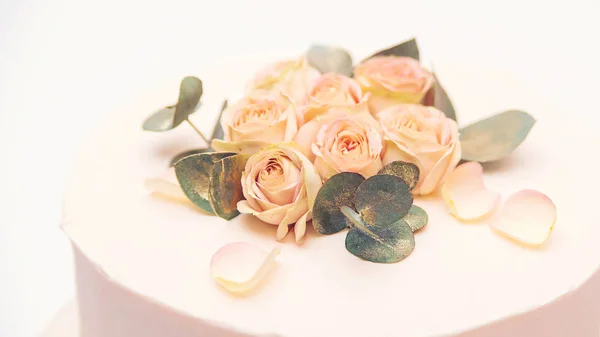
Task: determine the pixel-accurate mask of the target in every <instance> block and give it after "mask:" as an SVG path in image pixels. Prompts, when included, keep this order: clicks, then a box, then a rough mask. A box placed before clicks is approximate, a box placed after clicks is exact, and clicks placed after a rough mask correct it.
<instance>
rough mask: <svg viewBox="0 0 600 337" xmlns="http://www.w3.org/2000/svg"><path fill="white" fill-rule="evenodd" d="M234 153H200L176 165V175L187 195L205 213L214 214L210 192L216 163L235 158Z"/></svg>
mask: <svg viewBox="0 0 600 337" xmlns="http://www.w3.org/2000/svg"><path fill="white" fill-rule="evenodd" d="M233 155H235V153H233V152H216V153H215V152H213V153H200V154H194V155H190V156H187V157H185V158H182V159H181V160H179V161H177V162H176V163H175V175H176V176H177V180H178V181H179V184H180V185H181V189H182V190H183V192H184V193H185V195H186V196H187V197H188V199H190V201H191V202H193V203H194V204H195V205H196V206H198V207H200V208H202V209H203V210H204V211H206V212H209V213H214V212H213V208H212V206H211V205H210V201H209V196H208V190H209V184H210V178H211V175H212V172H213V168H214V166H215V163H217V162H219V161H220V160H221V159H223V158H226V157H229V156H233Z"/></svg>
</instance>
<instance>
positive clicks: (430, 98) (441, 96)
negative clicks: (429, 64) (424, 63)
mask: <svg viewBox="0 0 600 337" xmlns="http://www.w3.org/2000/svg"><path fill="white" fill-rule="evenodd" d="M433 79H434V82H433V85H432V86H431V89H429V92H428V93H427V95H426V97H425V105H428V106H433V107H436V108H438V109H439V110H441V111H442V112H443V113H444V114H445V115H446V117H448V118H450V119H453V120H455V121H458V119H457V117H456V111H455V110H454V105H452V100H450V97H449V96H448V93H447V92H446V90H445V89H444V87H443V86H442V83H440V80H439V79H438V77H437V75H436V74H435V73H434V74H433Z"/></svg>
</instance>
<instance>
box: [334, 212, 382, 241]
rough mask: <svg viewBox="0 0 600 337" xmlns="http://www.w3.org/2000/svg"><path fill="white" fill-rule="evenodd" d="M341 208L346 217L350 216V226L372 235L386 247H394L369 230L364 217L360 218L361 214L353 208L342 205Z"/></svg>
mask: <svg viewBox="0 0 600 337" xmlns="http://www.w3.org/2000/svg"><path fill="white" fill-rule="evenodd" d="M340 210H341V211H342V213H343V214H344V215H345V216H346V218H348V220H350V223H349V224H348V225H349V226H350V228H356V229H358V230H359V231H361V232H363V233H366V234H367V235H369V236H370V237H372V238H373V239H374V240H375V241H377V242H379V243H380V244H382V245H384V246H386V247H390V248H393V247H391V246H390V245H388V244H387V243H385V242H384V241H383V240H382V239H381V238H380V237H379V236H378V235H377V234H375V233H373V232H372V231H371V230H369V229H368V228H367V227H366V226H365V224H364V223H363V222H362V219H361V218H360V214H358V213H356V212H355V211H354V210H353V209H352V208H350V207H348V206H342V207H340Z"/></svg>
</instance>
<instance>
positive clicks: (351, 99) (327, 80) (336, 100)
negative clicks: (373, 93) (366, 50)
mask: <svg viewBox="0 0 600 337" xmlns="http://www.w3.org/2000/svg"><path fill="white" fill-rule="evenodd" d="M368 96H369V95H363V93H362V90H361V89H360V85H358V83H356V81H355V80H353V79H351V78H350V77H348V76H344V75H341V74H337V73H326V74H323V75H322V76H321V77H320V78H319V79H317V81H316V82H315V84H314V85H313V86H312V88H310V89H309V91H308V92H307V93H306V96H304V99H303V100H302V102H301V107H300V108H299V109H298V111H299V113H300V120H301V121H302V123H306V122H308V121H310V120H311V119H313V118H315V117H316V116H319V115H322V114H325V113H327V111H329V110H331V109H332V108H335V107H343V106H358V105H360V106H361V107H362V108H364V109H365V111H367V112H368V106H367V104H366V101H367V100H368Z"/></svg>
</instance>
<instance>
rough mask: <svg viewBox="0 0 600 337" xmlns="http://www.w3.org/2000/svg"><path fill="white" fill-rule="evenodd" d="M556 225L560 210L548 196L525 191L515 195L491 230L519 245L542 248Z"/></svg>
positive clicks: (504, 207) (508, 200) (509, 200)
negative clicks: (557, 211) (539, 246)
mask: <svg viewBox="0 0 600 337" xmlns="http://www.w3.org/2000/svg"><path fill="white" fill-rule="evenodd" d="M555 222H556V206H555V205H554V203H553V202H552V200H550V198H548V197H547V196H546V195H545V194H543V193H540V192H538V191H533V190H522V191H519V192H517V193H515V194H513V195H511V196H510V197H509V198H508V199H507V200H506V202H505V203H504V206H503V207H502V211H501V212H500V214H499V215H498V217H497V218H495V219H494V220H493V221H492V223H490V226H491V228H492V229H494V230H496V231H498V232H500V233H502V234H504V235H506V236H507V237H509V238H512V239H514V240H516V241H518V242H521V243H525V244H529V245H540V244H542V243H544V241H546V239H547V238H548V237H549V236H550V233H551V232H552V229H553V228H554V223H555Z"/></svg>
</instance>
